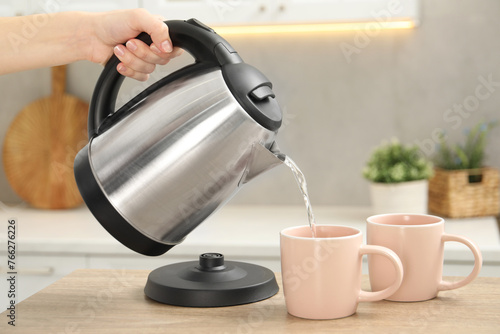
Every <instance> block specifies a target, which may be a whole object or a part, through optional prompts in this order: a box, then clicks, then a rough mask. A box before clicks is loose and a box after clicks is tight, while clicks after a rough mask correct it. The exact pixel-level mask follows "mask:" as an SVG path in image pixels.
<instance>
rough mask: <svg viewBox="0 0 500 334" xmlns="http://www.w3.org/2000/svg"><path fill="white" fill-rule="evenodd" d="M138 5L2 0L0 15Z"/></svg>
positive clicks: (131, 0) (129, 1) (127, 1)
mask: <svg viewBox="0 0 500 334" xmlns="http://www.w3.org/2000/svg"><path fill="white" fill-rule="evenodd" d="M139 7H141V2H140V0H71V1H70V0H52V1H39V0H2V1H1V2H0V16H2V17H6V16H23V15H30V14H41V13H47V14H50V13H56V12H63V11H87V12H104V11H109V10H114V9H125V8H139Z"/></svg>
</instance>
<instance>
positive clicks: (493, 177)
mask: <svg viewBox="0 0 500 334" xmlns="http://www.w3.org/2000/svg"><path fill="white" fill-rule="evenodd" d="M498 186H499V173H498V170H497V169H495V168H490V167H484V168H480V169H462V170H444V169H440V168H436V169H435V170H434V177H432V178H431V179H430V180H429V211H430V212H433V213H435V214H437V215H441V216H447V217H452V218H459V217H478V216H496V215H498V213H499V211H500V204H499V201H500V200H499V192H498Z"/></svg>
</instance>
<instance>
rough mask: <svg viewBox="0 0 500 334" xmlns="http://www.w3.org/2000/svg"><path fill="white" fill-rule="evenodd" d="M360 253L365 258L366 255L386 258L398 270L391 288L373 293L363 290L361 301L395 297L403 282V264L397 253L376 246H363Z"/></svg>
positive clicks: (360, 296)
mask: <svg viewBox="0 0 500 334" xmlns="http://www.w3.org/2000/svg"><path fill="white" fill-rule="evenodd" d="M359 253H360V256H363V255H364V254H377V255H382V256H385V257H386V258H388V259H389V260H390V261H391V262H392V264H393V265H394V268H395V269H396V277H395V278H394V281H393V283H392V284H391V285H390V286H388V287H387V288H385V289H383V290H380V291H373V292H369V291H364V290H361V291H360V292H359V301H360V302H374V301H377V300H382V299H384V298H388V297H389V296H391V295H393V294H394V293H395V292H396V291H397V290H398V289H399V287H400V286H401V282H403V264H402V263H401V260H400V259H399V257H398V256H397V255H396V253H394V252H393V251H392V250H390V249H389V248H385V247H382V246H375V245H364V246H361V248H360V250H359Z"/></svg>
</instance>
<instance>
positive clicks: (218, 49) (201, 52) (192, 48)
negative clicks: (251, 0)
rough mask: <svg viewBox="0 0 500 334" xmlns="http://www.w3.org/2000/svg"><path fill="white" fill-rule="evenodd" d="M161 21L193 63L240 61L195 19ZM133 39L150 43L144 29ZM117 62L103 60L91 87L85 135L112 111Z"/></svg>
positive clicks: (117, 86)
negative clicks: (190, 56) (194, 61)
mask: <svg viewBox="0 0 500 334" xmlns="http://www.w3.org/2000/svg"><path fill="white" fill-rule="evenodd" d="M165 24H166V25H167V26H168V28H169V34H170V38H171V40H172V44H173V45H174V46H177V47H180V48H182V49H185V50H186V51H187V52H189V53H190V54H191V55H192V56H193V57H194V58H195V60H196V62H197V63H199V62H208V63H213V64H214V66H222V65H225V64H230V63H240V62H242V60H241V58H240V57H239V55H238V54H237V53H236V51H234V49H233V48H232V47H231V46H230V45H229V43H228V42H227V41H226V40H224V38H222V37H220V36H219V35H217V34H216V33H215V32H214V31H213V30H212V29H210V28H209V27H207V26H205V25H204V24H203V23H201V22H199V21H197V20H196V19H190V20H187V21H181V20H171V21H165ZM137 39H139V40H141V41H143V42H144V43H146V44H147V45H151V43H152V40H151V36H149V35H148V34H146V33H141V34H139V35H138V36H137ZM119 63H120V60H119V59H118V58H117V57H116V56H114V55H113V56H112V57H111V58H110V59H109V61H108V62H107V63H106V66H105V67H104V70H103V71H102V73H101V75H100V76H99V79H98V81H97V84H96V86H95V88H94V93H93V95H92V100H91V102H90V110H89V121H88V132H89V138H92V137H93V136H94V135H95V134H96V133H97V130H98V128H99V125H100V124H101V123H102V121H103V120H104V118H106V117H107V116H108V115H110V114H112V113H114V111H115V104H116V97H117V95H118V91H119V90H120V86H121V84H122V82H123V79H124V78H125V77H124V76H122V75H121V74H120V73H118V71H117V69H116V67H117V65H118V64H119Z"/></svg>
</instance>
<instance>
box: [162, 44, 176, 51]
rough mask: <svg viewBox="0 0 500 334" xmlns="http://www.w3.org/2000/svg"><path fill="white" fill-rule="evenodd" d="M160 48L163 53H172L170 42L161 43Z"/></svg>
mask: <svg viewBox="0 0 500 334" xmlns="http://www.w3.org/2000/svg"><path fill="white" fill-rule="evenodd" d="M161 48H162V49H163V51H164V52H172V50H173V47H172V43H171V42H170V41H163V42H162V43H161Z"/></svg>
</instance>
